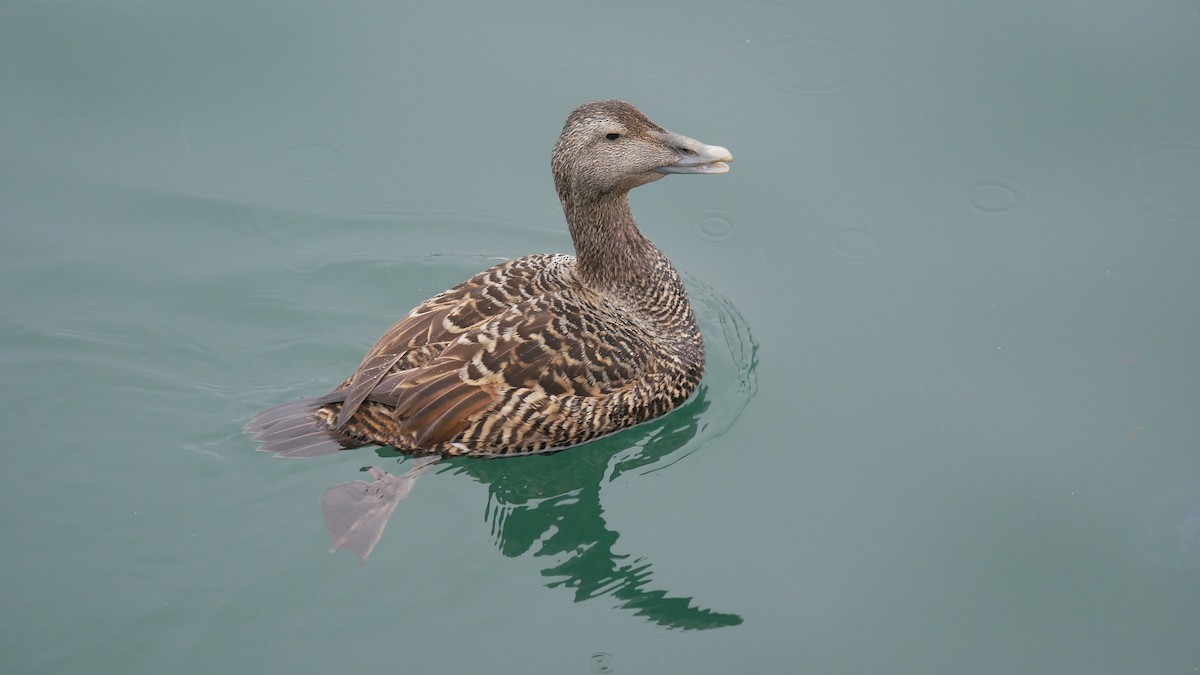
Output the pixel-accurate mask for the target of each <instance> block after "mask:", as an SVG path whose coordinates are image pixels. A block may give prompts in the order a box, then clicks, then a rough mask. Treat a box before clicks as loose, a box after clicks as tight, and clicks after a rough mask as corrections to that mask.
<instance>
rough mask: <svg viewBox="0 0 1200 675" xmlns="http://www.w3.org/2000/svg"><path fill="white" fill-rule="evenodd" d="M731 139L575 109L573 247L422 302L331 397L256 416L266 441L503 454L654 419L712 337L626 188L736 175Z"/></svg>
mask: <svg viewBox="0 0 1200 675" xmlns="http://www.w3.org/2000/svg"><path fill="white" fill-rule="evenodd" d="M732 160H733V156H732V155H730V154H729V151H728V150H726V149H725V148H722V147H719V146H715V145H705V144H704V143H701V142H699V141H696V140H693V139H691V138H687V137H686V136H680V135H678V134H673V133H671V132H669V131H667V130H665V129H663V128H662V127H660V126H658V125H657V124H655V123H654V122H651V121H650V120H649V119H647V118H646V116H645V115H643V114H642V113H641V111H639V110H638V109H637V108H635V107H633V106H632V105H630V104H629V103H626V102H624V101H596V102H593V103H587V104H584V105H582V106H579V107H578V108H576V109H575V110H574V111H572V112H571V114H570V116H569V117H567V122H566V124H565V125H564V126H563V130H562V134H561V135H560V136H559V138H558V142H557V143H556V144H555V146H554V154H553V158H552V160H551V167H552V169H553V171H554V185H555V187H556V188H557V190H558V198H559V200H560V201H561V202H562V208H563V213H564V214H565V215H566V218H567V225H568V226H569V228H570V231H571V240H572V242H573V243H574V245H575V255H574V256H571V255H566V254H542V255H531V256H527V257H524V258H519V259H517V260H513V261H511V262H507V263H504V264H501V265H497V266H496V267H493V268H491V269H488V270H485V271H483V272H480V273H479V274H477V275H475V276H474V277H472V278H470V279H468V280H466V281H464V282H463V283H461V284H459V285H458V286H455V287H454V288H451V289H449V290H447V291H444V292H442V293H439V294H438V295H436V296H434V297H432V298H430V299H429V300H426V301H425V302H422V303H421V304H419V305H417V307H416V308H414V309H413V310H412V311H411V312H409V313H408V315H407V316H405V317H404V318H402V319H400V321H398V322H397V323H396V324H395V325H394V326H392V327H391V328H390V329H388V331H387V332H386V333H384V334H383V337H381V338H380V339H379V341H378V342H377V343H375V346H374V347H372V348H371V350H370V351H369V352H367V355H366V357H364V358H363V360H362V363H361V364H360V365H359V367H358V370H356V371H355V372H354V374H353V375H351V376H350V378H349V379H347V380H346V381H345V382H343V383H342V384H341V385H340V386H338V387H337V388H336V389H334V390H333V391H332V392H330V393H329V394H326V395H325V396H318V397H313V398H307V399H300V400H297V401H292V402H290V403H284V404H283V405H279V406H276V407H273V408H269V409H267V410H264V411H263V412H260V413H259V414H257V415H255V416H254V418H253V419H252V420H251V421H250V423H249V424H248V425H247V426H246V429H247V430H248V431H251V432H254V433H255V439H256V440H258V441H260V442H261V443H262V448H261V449H262V450H266V451H269V452H274V453H276V454H277V455H279V456H286V457H304V456H312V455H320V454H325V453H329V452H334V451H337V450H342V449H349V448H355V447H360V446H363V445H370V444H378V445H386V446H393V447H395V448H396V449H398V450H400V451H402V452H406V453H410V454H436V455H469V456H477V457H497V456H507V455H521V454H529V453H536V452H549V451H554V450H561V449H563V448H566V447H568V446H572V445H578V444H579V443H583V442H585V441H588V440H591V439H594V438H597V437H599V436H603V435H605V434H610V433H612V432H614V431H618V430H620V429H624V428H626V427H629V426H632V425H635V424H638V423H639V422H644V421H646V420H649V419H652V418H655V417H658V416H660V415H663V414H665V413H666V412H668V411H670V410H672V409H673V408H675V407H676V406H678V405H679V404H680V403H683V402H684V401H685V400H687V398H688V397H689V396H691V395H692V393H693V392H694V391H695V390H696V387H697V385H698V384H699V382H700V376H701V374H702V373H703V370H704V342H703V340H702V339H701V336H700V330H699V328H698V327H697V325H696V317H695V315H694V314H693V313H692V307H691V305H690V304H689V303H688V298H687V294H686V293H685V291H684V287H683V284H682V283H681V282H680V280H679V273H678V272H676V271H675V268H674V267H673V266H672V265H671V263H670V261H668V260H667V258H666V256H664V255H663V254H662V252H661V251H659V250H658V248H656V247H655V246H654V244H652V243H651V242H650V240H649V239H647V238H646V237H645V236H643V235H642V233H641V232H640V231H639V230H638V227H637V224H636V223H634V220H633V215H632V214H631V213H630V210H629V191H630V190H631V189H633V188H635V187H637V186H639V185H643V184H645V183H649V182H651V181H655V180H658V179H659V178H662V177H663V176H664V175H666V174H668V173H700V174H705V173H724V172H726V171H728V170H729V166H728V164H726V162H730V161H732Z"/></svg>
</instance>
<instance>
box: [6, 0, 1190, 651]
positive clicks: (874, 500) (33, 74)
mask: <svg viewBox="0 0 1200 675" xmlns="http://www.w3.org/2000/svg"><path fill="white" fill-rule="evenodd" d="M434 4H437V3H434ZM540 5H541V6H534V4H533V3H528V4H521V3H515V4H514V3H481V2H470V1H468V2H455V3H440V4H438V6H437V7H426V8H409V7H405V6H403V5H397V4H395V3H385V2H364V3H356V4H354V5H353V6H349V5H338V4H329V3H310V2H286V3H285V2H257V3H245V2H227V1H220V0H216V1H210V2H176V3H162V2H150V1H149V0H132V1H126V2H120V3H117V2H108V1H96V0H93V1H88V2H83V1H77V2H32V1H30V2H11V1H10V2H4V3H2V4H0V129H2V131H0V219H2V223H3V230H2V232H3V239H2V240H0V241H2V244H0V260H2V261H3V264H2V266H0V283H2V284H3V288H4V289H5V290H4V293H3V296H0V297H2V298H3V299H2V301H0V345H2V346H0V377H2V378H3V381H4V383H5V385H4V388H3V396H4V405H3V406H2V407H0V426H2V428H3V429H4V430H5V433H6V438H7V443H6V451H5V452H4V453H3V460H2V461H3V464H2V465H0V500H2V503H3V508H2V509H0V533H2V534H3V537H4V542H5V544H4V556H3V560H4V562H3V567H2V572H3V573H2V574H0V579H2V581H0V612H2V613H0V618H2V620H3V630H0V669H2V670H3V671H4V672H12V673H62V672H114V673H115V672H122V673H160V672H178V673H211V672H255V671H266V672H282V671H285V670H286V671H290V672H312V673H319V672H336V671H342V670H349V669H354V670H357V671H364V672H366V671H389V672H406V673H409V672H411V673H449V672H467V673H522V674H525V673H589V672H601V673H603V672H614V673H667V672H679V673H730V672H752V673H795V672H812V673H835V672H888V673H900V672H907V673H934V672H945V673H964V672H970V673H1082V672H1088V673H1135V672H1136V673H1151V672H1157V673H1190V672H1194V671H1195V670H1196V669H1200V646H1198V645H1200V640H1198V639H1197V636H1198V635H1200V358H1198V356H1197V345H1200V303H1198V302H1197V297H1198V294H1200V264H1198V263H1197V258H1198V255H1200V189H1198V187H1200V116H1198V114H1197V110H1200V78H1198V77H1197V73H1198V72H1200V5H1197V4H1196V3H1195V2H1185V1H1151V2H1140V3H1128V2H1100V3H1096V2H1021V1H1019V0H1013V1H1011V2H1001V1H999V0H994V1H982V0H981V1H979V2H973V3H966V2H953V1H952V0H937V1H934V0H928V1H918V2H910V3H884V2H874V3H871V2H868V3H835V2H806V3H794V4H792V5H789V4H787V3H782V2H781V3H767V2H737V3H734V2H709V3H700V4H697V3H674V5H673V6H670V5H663V6H647V5H645V4H644V3H601V4H590V5H582V4H581V5H577V6H569V7H568V6H559V5H555V4H552V3H540ZM851 5H853V6H851ZM901 5H902V7H901ZM606 97H620V98H625V99H628V100H630V101H632V102H634V103H636V104H637V105H638V106H640V107H641V108H642V109H643V110H644V111H646V112H647V114H649V115H650V116H651V118H653V119H654V120H655V121H657V122H659V123H660V124H662V125H664V126H666V127H667V128H669V129H671V130H673V131H676V132H679V133H683V134H687V135H689V136H693V137H695V138H698V139H700V140H702V141H704V142H707V143H712V144H719V145H724V146H727V147H729V148H730V149H731V150H732V151H733V153H734V155H735V157H736V158H737V161H736V163H735V164H734V165H733V170H732V171H731V172H730V173H729V174H726V175H724V176H718V177H712V176H675V177H670V178H668V179H667V180H664V181H662V182H659V183H656V184H654V185H651V186H648V187H645V188H642V189H640V190H638V191H637V192H636V193H635V194H634V198H633V205H634V210H635V213H636V214H637V216H638V218H639V220H640V222H641V223H642V226H643V229H644V230H645V231H646V233H647V234H648V235H649V236H650V237H651V238H653V239H654V240H655V241H656V242H658V244H659V245H660V247H661V248H663V249H664V250H665V251H666V252H667V253H668V254H669V255H670V256H672V258H673V259H674V260H675V261H676V262H677V264H678V265H679V267H680V268H681V269H683V270H684V271H685V272H686V274H687V277H688V280H689V282H690V284H691V288H692V291H693V294H694V296H695V297H696V299H697V306H698V307H700V308H701V310H700V314H701V316H702V319H703V323H704V330H705V333H706V335H707V336H708V339H709V344H710V351H712V352H713V354H714V356H713V365H712V367H711V369H710V372H709V374H708V376H707V378H706V381H705V385H704V389H703V390H702V392H701V394H700V396H698V397H697V398H696V399H695V400H693V401H692V402H691V403H690V404H689V405H687V406H685V407H684V408H683V409H681V410H679V411H677V413H676V414H673V415H672V416H670V417H668V418H664V419H663V420H659V421H657V422H655V423H653V424H649V425H646V426H643V427H639V428H637V429H634V430H631V431H630V432H628V433H624V434H621V435H617V436H614V437H611V438H609V439H605V440H604V441H602V442H599V443H596V444H593V445H591V446H588V447H586V448H580V449H577V450H574V451H571V452H567V453H562V454H559V455H555V456H552V457H532V458H524V459H516V460H510V461H496V462H474V463H472V462H461V461H460V462H452V463H448V464H444V465H442V466H440V467H438V468H436V469H435V470H433V471H430V472H427V473H426V474H425V475H424V476H422V477H421V479H420V480H419V481H418V483H417V484H416V486H415V489H414V490H413V492H412V494H411V496H410V497H409V498H408V500H407V501H405V502H404V503H403V504H401V505H400V507H399V508H398V509H397V511H396V512H395V515H394V516H393V517H392V520H391V522H390V524H389V525H388V528H387V530H386V532H385V533H384V535H383V538H382V540H381V542H380V544H379V546H378V547H377V548H376V549H375V552H374V553H373V554H372V556H371V558H370V559H369V560H368V562H367V563H366V564H365V565H363V566H360V565H358V562H357V560H356V559H355V558H354V556H353V555H351V554H348V553H344V552H343V553H338V554H334V555H330V554H329V553H327V552H326V549H327V546H328V539H327V534H326V532H325V526H324V523H323V521H322V517H321V510H320V505H319V503H318V500H319V498H320V496H321V495H322V493H323V492H324V491H325V490H326V489H328V488H329V487H330V486H333V485H336V484H339V483H345V482H347V481H352V480H356V479H360V478H363V477H365V474H363V473H360V472H359V469H360V467H363V466H365V465H368V464H373V465H376V466H379V467H380V468H383V469H384V470H386V471H389V472H391V473H399V472H402V471H403V470H404V464H403V462H402V460H401V458H398V457H396V456H395V455H394V453H389V452H387V451H384V450H378V451H372V450H370V449H362V450H358V451H355V452H350V453H344V454H342V455H338V456H333V457H322V458H316V459H312V460H304V461H300V460H297V461H285V460H277V459H274V458H271V457H269V456H267V455H265V454H264V453H258V452H255V451H254V444H253V443H252V442H251V440H250V439H249V438H248V437H246V436H245V435H244V434H243V433H242V432H241V427H242V425H243V424H244V423H245V422H246V420H247V419H248V418H249V416H250V415H251V414H252V413H253V412H255V411H257V410H259V409H261V408H263V407H265V406H268V405H271V404H274V403H278V402H281V401H284V400H288V399H290V398H293V397H298V396H304V395H313V394H317V393H321V392H323V391H325V390H327V389H329V388H330V387H332V386H334V385H336V384H337V383H338V382H340V381H341V379H342V378H343V377H345V376H346V375H347V374H348V373H349V372H351V370H352V369H353V368H354V367H355V366H356V365H357V363H358V360H359V358H360V357H361V355H362V353H363V352H364V350H365V349H366V348H367V347H368V346H369V345H370V344H371V343H372V342H373V341H374V339H375V338H376V337H377V336H378V335H379V333H380V332H382V331H383V329H385V328H386V327H387V326H388V325H390V324H391V322H392V321H393V320H394V319H395V318H397V317H398V316H400V315H401V314H403V313H404V312H405V311H407V309H408V308H409V307H410V306H412V305H413V304H414V303H416V302H417V301H419V300H421V299H423V298H425V297H427V296H429V295H431V294H432V293H435V292H437V291H439V290H441V289H443V288H445V287H447V286H449V285H452V284H453V283H456V282H457V281H459V280H461V279H462V278H464V277H466V276H467V275H469V274H471V273H472V272H474V271H476V270H477V269H480V268H482V267H484V266H486V265H488V264H491V263H492V262H493V261H494V260H496V259H503V258H509V257H515V256H519V255H523V254H526V253H531V252H544V251H563V250H567V249H568V248H569V246H570V242H569V240H568V238H567V237H566V234H565V232H564V228H563V226H562V225H561V216H560V214H559V213H558V204H557V202H556V199H555V197H554V193H553V190H552V187H551V182H550V175H549V167H548V164H549V151H550V147H551V145H552V144H553V142H554V139H555V137H556V136H557V133H558V131H559V129H560V128H561V124H562V120H563V118H564V117H565V115H566V113H567V112H568V111H569V110H570V109H571V108H572V107H574V106H575V105H576V104H578V103H581V102H583V101H587V100H591V99H596V98H606Z"/></svg>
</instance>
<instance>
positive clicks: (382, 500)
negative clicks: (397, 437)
mask: <svg viewBox="0 0 1200 675" xmlns="http://www.w3.org/2000/svg"><path fill="white" fill-rule="evenodd" d="M439 459H441V458H440V457H437V456H431V457H417V458H415V459H413V460H412V461H411V462H410V464H411V465H412V466H411V468H409V470H408V471H406V472H405V473H404V474H403V475H400V476H393V475H391V474H390V473H387V472H386V471H384V470H383V469H380V468H378V467H374V466H370V467H367V470H368V471H369V472H370V473H371V477H372V478H374V479H375V480H374V481H373V482H371V483H367V482H365V481H361V480H356V481H354V482H351V483H342V484H341V485H335V486H333V487H331V488H329V489H328V490H326V491H325V494H324V495H323V496H322V497H321V510H322V511H323V512H324V513H325V525H326V526H327V527H328V528H329V538H330V540H331V541H332V545H331V547H330V551H339V550H341V549H344V548H348V549H350V550H351V551H354V552H355V553H357V554H358V562H359V563H360V564H361V563H364V562H366V561H367V556H369V555H371V550H372V549H374V548H375V544H377V543H379V538H380V537H382V536H383V528H384V527H385V526H386V525H387V522H388V519H389V518H391V516H392V511H394V510H395V509H396V505H397V504H399V503H400V502H402V501H404V498H405V497H407V496H408V493H409V492H411V491H412V488H413V484H414V483H416V481H417V476H420V475H421V474H422V473H424V472H425V471H426V470H428V469H429V468H430V467H432V466H433V465H434V464H435V463H437V461H438V460H439Z"/></svg>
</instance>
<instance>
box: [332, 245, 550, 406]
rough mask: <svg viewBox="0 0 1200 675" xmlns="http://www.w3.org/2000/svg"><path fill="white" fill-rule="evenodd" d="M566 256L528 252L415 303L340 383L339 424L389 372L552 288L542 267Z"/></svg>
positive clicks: (407, 365) (409, 366)
mask: <svg viewBox="0 0 1200 675" xmlns="http://www.w3.org/2000/svg"><path fill="white" fill-rule="evenodd" d="M562 257H563V256H555V255H536V256H527V257H524V258H519V259H517V260H513V261H510V262H507V263H504V264H501V265H497V266H495V267H492V268H490V269H487V270H484V271H483V272H480V273H479V274H477V275H475V276H474V277H471V278H470V279H468V280H466V281H464V282H463V283H461V284H459V285H457V286H455V287H454V288H451V289H449V290H446V291H443V292H442V293H439V294H437V295H435V296H434V297H432V298H430V299H428V300H426V301H424V302H422V303H421V304H419V305H417V306H416V307H414V308H413V309H412V311H410V312H409V313H408V314H407V315H406V316H405V317H404V318H402V319H400V320H399V321H397V322H396V323H395V324H393V325H392V327H391V328H389V329H388V330H387V331H386V332H384V334H383V336H382V337H380V338H379V340H378V341H377V342H376V343H375V346H373V347H371V349H370V351H368V352H367V355H366V356H365V357H363V360H362V363H360V364H359V366H358V369H357V370H356V371H355V372H354V375H352V376H351V377H350V379H349V380H347V381H346V382H345V383H344V384H343V385H342V386H341V387H339V390H341V391H342V392H343V393H344V394H345V396H346V400H345V402H344V403H343V404H342V407H341V411H340V412H339V413H338V419H337V424H336V426H337V427H338V428H341V427H342V426H343V425H345V423H346V422H347V421H348V420H349V419H350V417H351V416H352V415H353V414H354V412H355V411H356V410H358V407H359V406H360V405H362V402H363V401H365V400H366V399H367V396H368V395H370V394H371V392H372V391H373V390H374V389H375V388H376V386H377V385H378V384H379V382H380V381H381V380H382V379H383V378H384V377H385V376H386V375H387V374H388V373H389V372H392V371H398V370H409V369H412V368H415V367H417V366H420V365H422V364H424V363H425V362H427V361H429V359H430V358H432V357H433V356H436V355H437V354H439V353H441V351H442V350H443V349H444V348H445V347H446V346H447V345H448V344H449V343H450V342H451V341H453V340H454V339H455V338H457V337H459V336H460V335H462V334H463V333H466V332H468V331H470V330H472V329H474V328H475V327H476V326H479V325H480V324H482V323H484V322H486V321H488V320H489V319H492V318H493V317H495V316H497V315H499V314H502V313H504V312H505V311H507V310H508V309H510V308H511V307H512V306H513V305H515V304H517V303H519V302H521V301H524V300H526V299H528V298H530V297H533V296H536V295H538V294H541V293H544V292H546V291H547V290H550V289H547V288H545V287H544V286H546V285H548V280H547V279H546V278H545V277H543V276H541V273H542V272H543V271H544V270H545V269H546V268H548V267H549V266H551V265H552V264H554V263H555V262H557V261H558V259H559V258H562Z"/></svg>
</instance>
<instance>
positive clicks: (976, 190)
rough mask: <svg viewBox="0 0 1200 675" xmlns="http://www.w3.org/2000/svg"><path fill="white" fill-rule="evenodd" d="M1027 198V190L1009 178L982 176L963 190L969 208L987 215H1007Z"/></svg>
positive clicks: (964, 199)
mask: <svg viewBox="0 0 1200 675" xmlns="http://www.w3.org/2000/svg"><path fill="white" fill-rule="evenodd" d="M1024 200H1025V190H1024V188H1022V187H1021V186H1020V185H1018V184H1017V183H1016V182H1015V181H1012V180H1009V179H1007V178H981V179H979V180H976V181H972V182H971V183H970V184H968V185H967V187H966V188H965V189H964V190H963V201H964V203H965V204H966V206H967V208H969V209H970V210H972V211H974V212H975V213H978V214H981V215H985V216H1006V215H1010V214H1012V213H1013V212H1015V211H1016V210H1017V209H1018V208H1019V207H1020V206H1021V202H1023V201H1024Z"/></svg>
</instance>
